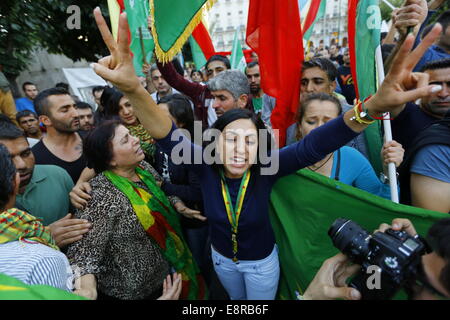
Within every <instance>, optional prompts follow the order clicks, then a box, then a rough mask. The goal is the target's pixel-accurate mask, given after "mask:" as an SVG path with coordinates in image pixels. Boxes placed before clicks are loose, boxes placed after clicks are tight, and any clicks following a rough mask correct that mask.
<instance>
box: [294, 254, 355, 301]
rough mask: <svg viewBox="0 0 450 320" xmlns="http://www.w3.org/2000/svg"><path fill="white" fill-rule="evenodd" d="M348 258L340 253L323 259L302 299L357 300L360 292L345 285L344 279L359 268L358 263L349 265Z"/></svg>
mask: <svg viewBox="0 0 450 320" xmlns="http://www.w3.org/2000/svg"><path fill="white" fill-rule="evenodd" d="M349 262H350V260H349V259H348V258H347V257H346V256H345V255H344V254H342V253H339V254H338V255H336V256H334V257H332V258H329V259H327V260H325V262H324V263H323V264H322V266H321V267H320V269H319V271H318V272H317V274H316V275H315V277H314V279H313V281H311V283H310V284H309V286H308V288H307V289H306V291H305V293H304V295H303V299H304V300H332V299H346V300H359V299H361V294H360V293H359V291H358V290H356V289H354V288H349V287H347V285H346V283H345V281H346V280H347V279H348V278H349V277H350V276H352V275H354V274H355V273H357V272H358V270H360V269H361V266H359V265H355V264H354V265H349Z"/></svg>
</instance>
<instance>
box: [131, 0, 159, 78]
mask: <svg viewBox="0 0 450 320" xmlns="http://www.w3.org/2000/svg"><path fill="white" fill-rule="evenodd" d="M124 5H125V12H126V13H127V17H128V25H129V26H130V34H131V43H130V50H131V52H133V64H134V69H135V70H136V73H137V75H138V76H142V77H143V76H145V75H144V73H143V72H142V65H143V64H144V60H145V62H146V63H150V60H151V58H152V55H153V49H154V47H155V44H154V42H153V39H152V35H151V34H150V31H149V30H148V24H147V17H148V15H149V14H150V6H149V2H148V0H124Z"/></svg>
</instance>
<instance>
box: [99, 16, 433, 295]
mask: <svg viewBox="0 0 450 320" xmlns="http://www.w3.org/2000/svg"><path fill="white" fill-rule="evenodd" d="M94 16H95V19H96V22H97V25H98V27H99V30H100V32H101V34H102V37H103V40H104V42H105V44H106V45H107V46H108V49H109V51H110V53H111V55H110V56H108V57H105V58H103V59H101V60H100V61H99V63H97V64H94V65H93V68H94V70H95V72H96V73H97V74H98V75H100V76H101V77H103V78H104V79H105V80H107V81H110V82H111V83H113V84H114V85H115V86H116V87H118V88H120V90H122V91H123V92H124V93H125V94H126V96H127V97H128V98H129V99H130V102H131V104H132V105H133V107H134V110H135V112H136V116H137V117H138V118H139V120H140V121H141V122H142V124H143V126H144V127H145V128H146V129H147V130H148V131H149V133H150V134H151V135H152V136H153V137H154V138H155V139H157V142H158V143H159V144H160V145H161V147H162V149H163V150H164V152H166V153H167V154H171V153H172V150H174V149H175V148H176V147H177V146H178V144H181V147H182V149H183V150H186V149H189V150H190V151H191V155H192V159H190V163H189V164H186V165H187V166H188V167H189V169H190V170H192V171H193V172H194V173H196V174H197V176H198V177H199V179H200V182H201V188H202V193H203V195H204V199H205V200H204V208H205V215H206V216H207V218H208V221H209V223H210V236H211V242H212V248H211V249H212V257H213V261H214V267H215V269H216V272H217V274H218V276H219V278H220V280H221V282H222V284H223V285H224V287H225V289H226V290H227V291H228V293H229V294H230V297H231V299H260V300H263V299H274V298H275V295H276V292H277V287H278V279H279V274H280V268H279V263H278V253H277V247H276V245H275V238H274V234H273V230H272V228H271V224H270V219H269V214H268V210H269V198H270V192H271V189H272V187H273V185H274V184H275V183H276V181H277V180H278V179H279V178H281V177H283V176H286V175H288V174H291V173H294V172H296V171H297V170H299V169H301V168H304V167H306V166H309V165H311V164H314V163H316V162H317V161H319V160H321V159H323V158H324V157H325V156H326V155H328V154H330V153H331V152H333V151H334V150H337V149H339V148H340V147H341V146H343V145H345V144H346V143H347V142H349V141H350V140H351V139H353V138H355V137H356V136H357V135H358V134H359V133H360V132H362V131H363V130H364V129H366V128H367V123H368V118H366V116H367V115H369V116H371V117H380V116H381V115H382V114H383V113H384V112H388V111H390V110H392V109H394V108H395V107H397V106H398V105H402V104H404V103H406V102H408V101H413V100H415V99H418V98H421V97H424V96H427V95H429V94H430V92H431V90H432V87H431V86H424V85H423V84H422V82H420V83H418V82H414V81H411V79H412V78H413V77H414V76H413V75H412V72H411V71H412V68H413V66H414V65H415V64H416V63H417V61H418V60H419V58H420V56H422V55H423V53H424V52H425V50H426V48H427V47H429V46H430V45H431V44H432V43H433V42H434V41H435V40H436V38H437V37H438V35H439V32H440V30H439V28H435V29H433V30H432V31H431V32H430V33H429V35H428V36H427V37H426V38H425V39H424V40H423V41H422V43H421V44H420V45H419V46H418V47H417V48H416V49H415V50H414V52H412V53H411V48H412V46H413V42H414V39H413V37H408V38H407V39H406V41H405V42H404V44H403V46H402V48H401V49H400V51H399V53H398V55H397V56H396V58H395V63H394V67H393V68H392V69H391V70H390V72H389V74H388V75H387V76H386V79H385V81H384V83H383V84H382V85H381V87H380V88H379V90H378V92H377V93H376V94H375V95H374V96H372V98H371V99H369V100H368V101H367V102H366V103H365V107H366V109H367V110H366V111H367V112H366V113H365V115H364V116H361V117H363V118H365V119H366V120H365V121H364V120H363V121H360V120H361V119H360V118H358V117H355V115H359V114H358V113H357V112H358V110H356V109H355V110H350V111H347V112H346V113H345V114H344V115H343V116H340V117H337V118H336V119H333V120H330V121H328V122H327V123H326V124H324V125H323V126H321V127H319V128H317V129H315V130H313V131H312V132H311V133H310V134H308V135H307V136H306V137H305V138H304V139H302V140H301V141H299V142H297V143H295V144H293V145H291V146H288V147H286V148H284V149H281V150H272V151H271V152H270V157H269V159H268V160H269V161H268V163H267V165H270V164H271V163H273V162H275V163H277V164H279V165H278V166H276V170H274V171H273V172H272V174H271V175H263V174H262V170H257V169H258V163H256V165H253V164H252V163H251V161H252V160H253V159H252V157H253V152H254V147H253V146H252V145H251V140H250V136H245V135H244V136H243V135H242V134H243V133H239V134H238V135H236V137H233V142H231V141H228V142H224V141H223V140H226V139H227V137H228V130H227V125H229V127H228V129H236V128H231V127H232V126H233V125H232V123H233V122H234V121H240V123H241V125H244V124H245V125H248V129H250V130H255V131H256V129H257V126H256V125H255V122H254V121H252V115H251V114H250V115H249V114H248V113H247V112H246V111H245V110H242V109H235V110H230V111H228V112H227V113H225V114H224V115H223V116H222V117H221V118H219V120H218V121H217V122H216V125H217V123H221V122H220V121H224V120H222V118H224V117H226V116H227V115H228V113H229V114H233V117H234V119H233V120H232V121H229V122H224V123H222V125H221V126H220V127H223V130H222V131H221V137H222V138H221V139H222V141H223V142H220V141H218V142H219V143H218V145H219V148H217V149H216V151H217V152H219V153H221V152H222V153H223V155H222V159H223V160H224V162H225V165H223V166H221V165H220V164H219V165H218V166H211V165H210V164H208V163H206V159H204V158H203V148H202V147H200V146H198V145H195V144H193V143H192V142H191V141H190V140H188V139H187V138H186V137H184V136H181V137H179V139H178V140H177V141H172V138H173V137H174V136H173V134H174V131H175V130H176V127H175V126H174V125H173V123H172V121H171V119H170V117H169V116H168V115H167V113H166V112H164V111H163V110H161V109H160V108H158V106H157V105H156V103H155V102H154V101H153V100H152V98H151V96H150V95H149V93H148V92H147V91H146V90H145V89H144V88H143V87H142V86H141V84H140V82H139V79H138V78H137V76H136V74H135V70H134V68H133V63H132V58H131V55H130V49H129V45H128V38H127V33H128V31H127V30H128V22H127V16H126V14H121V16H120V18H119V37H118V39H119V42H118V43H116V41H114V39H113V37H112V35H111V32H110V31H109V29H108V26H107V24H106V22H105V20H104V18H103V17H102V15H101V12H100V9H98V8H97V9H95V10H94ZM415 76H417V74H415ZM244 79H245V80H247V79H246V78H245V76H244ZM247 85H248V82H247ZM230 87H231V86H230ZM211 91H212V90H211ZM230 91H231V90H230ZM235 98H236V97H235ZM354 119H357V120H354ZM241 120H242V121H241ZM251 122H253V123H251ZM216 125H214V127H217V126H216ZM252 125H253V126H254V127H252ZM262 136H263V135H262V134H261V133H260V132H259V131H258V137H259V138H261V137H262ZM219 140H220V139H219ZM229 140H231V138H230V139H229ZM260 141H263V139H258V143H259V142H260ZM221 143H222V147H223V145H226V144H228V143H230V144H231V145H232V147H231V149H232V150H233V152H234V153H233V152H228V150H226V151H225V152H223V151H222V149H223V148H222V149H220V146H221ZM243 146H244V147H243ZM260 147H262V146H260ZM227 149H228V147H227ZM241 149H242V150H244V151H242V150H241ZM197 155H200V159H201V161H198V157H197ZM196 159H197V162H195V160H196ZM257 159H258V158H257ZM226 160H229V161H230V164H231V165H230V166H229V165H227V161H226ZM260 167H261V169H262V168H263V167H264V165H261V166H260ZM217 169H218V170H217ZM206 195H207V197H205V196H206Z"/></svg>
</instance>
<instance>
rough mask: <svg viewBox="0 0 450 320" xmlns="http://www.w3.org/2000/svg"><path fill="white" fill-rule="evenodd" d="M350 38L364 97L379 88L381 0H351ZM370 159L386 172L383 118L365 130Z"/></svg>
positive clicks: (356, 77) (355, 80) (355, 78)
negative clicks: (377, 63)
mask: <svg viewBox="0 0 450 320" xmlns="http://www.w3.org/2000/svg"><path fill="white" fill-rule="evenodd" d="M348 10H349V12H348V41H349V53H350V64H351V70H352V77H353V83H354V86H355V92H356V97H357V98H358V99H360V100H364V99H366V98H367V97H369V96H370V95H372V94H374V93H375V92H376V91H377V88H378V82H377V69H376V62H375V52H376V49H377V47H378V46H379V45H380V34H381V11H380V1H379V0H364V1H362V0H349V1H348ZM364 134H365V137H366V142H367V147H368V148H367V149H368V153H369V160H370V163H371V164H372V166H373V168H374V169H375V172H376V173H377V174H379V173H381V172H383V165H382V162H381V156H380V152H381V148H382V145H383V141H382V136H381V122H380V121H376V122H375V123H373V124H371V125H370V126H369V127H368V128H367V129H366V130H365V131H364Z"/></svg>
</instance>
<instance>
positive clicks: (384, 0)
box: [383, 0, 396, 10]
mask: <svg viewBox="0 0 450 320" xmlns="http://www.w3.org/2000/svg"><path fill="white" fill-rule="evenodd" d="M383 2H384V3H385V4H386V5H387V6H388V7H389V8H390V9H391V10H395V9H396V7H394V6H393V5H392V3H390V2H389V1H387V0H383Z"/></svg>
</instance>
